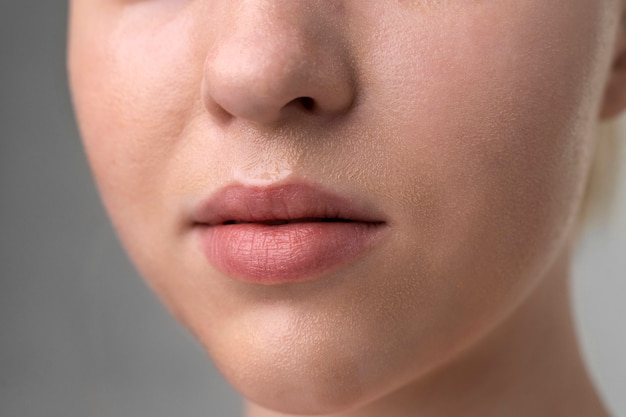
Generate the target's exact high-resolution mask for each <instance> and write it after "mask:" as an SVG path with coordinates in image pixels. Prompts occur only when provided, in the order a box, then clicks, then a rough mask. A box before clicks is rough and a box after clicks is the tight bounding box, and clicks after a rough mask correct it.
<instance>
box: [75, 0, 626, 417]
mask: <svg viewBox="0 0 626 417" xmlns="http://www.w3.org/2000/svg"><path fill="white" fill-rule="evenodd" d="M623 9H624V4H623V3H622V2H621V0H619V1H618V0H523V1H520V0H501V1H489V0H470V1H451V0H442V1H430V0H425V1H395V2H392V1H379V2H375V1H372V2H363V1H361V0H335V1H328V0H314V1H311V0H307V1H300V0H273V1H269V0H211V1H202V0H171V1H170V0H152V1H147V0H107V1H104V0H75V1H72V2H71V24H70V36H69V72H70V81H71V87H72V91H73V96H74V101H75V105H76V111H77V117H78V121H79V125H80V128H81V131H82V135H83V138H84V144H85V148H86V151H87V154H88V157H89V160H90V163H91V165H92V168H93V171H94V174H95V177H96V180H97V183H98V186H99V188H100V190H101V193H102V197H103V200H104V203H105V205H106V208H107V210H108V212H109V213H110V216H111V219H112V221H113V223H114V225H115V227H116V229H117V231H118V233H119V235H120V237H121V239H122V242H123V244H124V245H125V247H126V249H127V251H128V252H129V254H130V256H131V258H132V259H133V261H134V262H135V264H136V266H137V267H138V269H139V270H140V272H141V273H142V275H143V276H144V277H145V279H146V281H147V282H148V283H149V285H150V286H151V287H152V288H153V289H154V291H155V292H156V293H157V294H158V295H159V296H160V298H161V299H162V300H163V302H164V303H165V304H166V305H167V306H168V308H169V309H170V310H171V311H172V313H173V314H174V315H176V316H177V317H178V319H179V320H180V321H181V322H182V323H183V324H184V325H185V326H187V327H188V328H189V329H190V331H191V332H192V333H193V334H194V335H195V336H196V337H197V338H198V340H199V341H200V342H201V343H202V344H203V346H204V347H205V348H206V350H207V352H208V353H209V354H210V355H211V356H212V358H213V359H214V361H215V362H216V364H217V366H218V367H219V368H220V369H221V371H222V373H223V374H224V376H225V377H226V378H227V379H228V380H229V381H230V383H231V384H233V386H234V387H235V388H236V389H238V390H239V391H240V392H241V393H242V394H243V395H244V397H245V398H246V399H247V400H248V401H249V402H248V409H247V413H248V416H250V417H275V416H286V415H294V414H316V415H332V416H335V417H338V416H354V417H356V416H358V417H366V416H381V415H392V416H445V415H450V416H483V417H484V416H492V415H493V416H497V415H499V416H502V415H507V416H517V415H519V416H528V415H533V416H579V415H580V416H605V415H606V413H605V411H604V410H603V408H602V405H601V404H600V402H599V400H598V398H597V396H596V394H595V391H594V390H593V387H592V385H591V384H590V383H589V380H588V378H587V375H586V371H585V369H584V366H583V365H582V362H581V360H580V354H579V352H578V348H577V343H576V339H575V334H574V331H573V328H572V324H571V313H570V309H569V301H568V298H567V283H568V275H569V267H568V265H569V261H570V252H571V247H572V235H573V230H574V226H575V223H576V217H577V213H578V210H579V207H580V204H581V200H582V198H583V191H584V188H585V183H586V179H587V176H588V172H589V168H590V163H591V157H592V155H593V150H594V146H595V139H594V131H595V130H596V128H597V124H598V121H599V120H600V119H602V118H609V117H612V116H614V115H616V114H618V113H619V112H620V111H621V110H622V108H623V107H624V102H625V101H626V100H624V96H626V93H624V89H625V87H624V85H626V82H624V78H625V77H624V69H623V58H622V56H623V55H622V54H623V53H624V51H623V49H624V36H623V33H622V31H623V28H622V27H621V22H620V19H619V17H620V16H621V15H622V13H623ZM302 97H307V98H309V99H312V100H313V103H314V107H313V108H312V109H310V108H308V107H306V106H303V105H302V103H303V102H302V100H300V99H301V98H302ZM289 181H308V182H314V183H316V184H322V185H324V187H326V188H329V189H331V190H334V191H336V192H338V193H342V194H347V195H358V196H359V197H360V198H363V199H366V200H367V201H368V203H369V204H371V205H372V206H373V207H375V208H376V210H378V211H380V212H382V213H384V215H385V220H386V226H387V233H386V235H385V238H384V239H383V240H381V242H380V243H379V244H377V245H376V246H375V247H374V248H372V250H370V251H369V252H367V253H366V254H365V255H364V256H362V257H360V258H359V259H357V260H355V261H354V262H351V263H349V264H347V265H343V266H341V267H339V268H335V269H333V270H331V271H329V272H328V273H327V274H325V276H324V277H323V279H319V280H314V281H310V282H306V283H299V284H296V285H282V286H271V287H266V286H258V285H257V286H255V285H250V284H244V283H241V282H239V281H235V280H232V279H230V278H229V277H227V276H225V275H224V274H223V273H222V272H220V271H219V270H218V269H216V268H215V267H214V266H213V265H211V264H210V263H209V262H207V260H206V259H205V257H204V256H203V255H202V253H200V251H199V249H198V245H197V241H196V240H195V239H194V234H193V227H192V225H191V224H190V219H189V207H190V206H191V205H193V204H194V203H195V202H197V201H198V200H200V199H202V198H206V197H207V196H208V195H210V194H211V193H213V192H214V191H215V190H217V189H219V188H221V187H223V186H226V185H229V184H233V183H241V184H247V185H251V184H252V185H259V184H260V185H270V184H275V183H284V182H289Z"/></svg>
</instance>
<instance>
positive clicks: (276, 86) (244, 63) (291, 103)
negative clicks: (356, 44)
mask: <svg viewBox="0 0 626 417" xmlns="http://www.w3.org/2000/svg"><path fill="white" fill-rule="evenodd" d="M233 3H240V4H238V5H237V7H233V13H232V14H231V15H230V16H228V18H227V19H225V20H224V21H223V22H224V23H221V28H220V29H221V30H219V31H218V35H216V39H215V41H214V42H213V44H212V45H211V47H210V48H209V51H208V53H207V56H206V60H205V65H204V73H203V82H202V90H203V91H202V94H203V99H204V104H205V108H206V109H207V110H208V111H209V113H211V114H212V115H213V116H215V117H216V118H217V119H222V120H223V119H228V120H232V119H233V118H236V119H241V120H245V121H248V122H253V123H257V124H272V123H277V122H280V121H281V120H284V119H285V118H289V117H302V116H318V117H325V118H334V117H336V116H338V115H341V114H343V113H345V112H347V111H348V110H349V108H350V107H351V106H352V104H353V102H354V98H355V90H356V89H355V85H354V71H353V70H352V68H351V65H350V58H349V56H350V55H349V51H348V50H347V46H346V45H347V42H346V41H345V39H343V37H342V34H341V30H342V29H341V26H340V25H337V24H334V23H333V18H336V17H333V14H334V13H336V12H337V9H336V5H335V6H334V7H333V6H332V4H333V3H335V2H333V1H330V2H322V1H314V2H312V1H310V0H273V1H272V0H256V1H253V0H247V1H245V0H244V1H242V2H233Z"/></svg>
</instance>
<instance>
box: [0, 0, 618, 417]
mask: <svg viewBox="0 0 626 417" xmlns="http://www.w3.org/2000/svg"><path fill="white" fill-rule="evenodd" d="M66 12H67V5H66V4H65V2H64V1H61V0H38V1H35V0H13V1H12V0H0V335H1V336H0V417H148V416H149V417H172V416H177V417H213V416H220V417H222V416H223V417H229V416H234V417H235V416H240V415H241V414H242V410H241V405H240V400H239V398H238V396H237V395H236V394H235V393H234V392H233V391H232V389H230V388H229V387H228V386H227V385H226V384H225V382H224V381H223V380H222V379H221V377H220V376H219V374H218V373H217V372H216V370H215V368H214V367H213V366H212V364H211V363H210V361H209V360H207V357H206V356H205V354H204V352H203V351H202V350H201V348H200V347H199V346H198V344H197V343H196V342H195V341H194V340H193V339H192V338H191V337H190V336H189V335H187V333H186V332H185V331H184V330H182V329H181V328H180V327H179V326H178V325H177V324H176V323H175V322H174V321H173V319H172V318H170V316H169V315H168V314H167V313H166V312H165V311H164V309H163V308H162V307H161V305H160V304H159V303H158V302H157V301H156V300H155V298H154V297H153V295H152V294H151V293H150V292H149V291H148V290H147V288H145V287H144V285H143V283H142V282H141V280H140V279H139V277H138V276H137V274H136V273H135V272H134V270H133V268H132V267H131V265H130V264H129V262H128V260H127V259H126V257H125V255H124V253H123V252H122V251H121V249H120V247H119V245H118V242H117V240H116V238H115V236H114V234H113V232H112V230H111V228H110V226H109V224H108V221H107V219H106V217H105V215H104V212H103V210H102V208H101V206H100V202H99V200H98V197H97V194H96V192H95V189H94V186H93V183H92V180H91V177H90V174H89V171H88V168H87V165H86V162H85V160H84V155H83V152H82V149H81V147H80V142H79V139H78V135H77V131H76V128H75V125H74V120H73V116H72V113H71V107H70V101H69V96H68V92H67V86H66V76H65V52H64V51H65V22H66ZM625 140H626V139H625ZM623 157H624V158H623V160H624V161H626V155H623ZM622 177H623V178H622V183H621V184H620V189H619V195H618V199H619V205H618V206H616V207H617V210H616V212H617V213H618V215H617V216H616V218H615V219H614V220H613V221H612V222H611V224H610V225H608V226H605V227H601V228H599V229H597V230H594V231H592V232H591V233H590V234H589V235H588V236H587V237H586V239H585V240H584V241H583V243H582V245H581V248H580V255H581V256H580V257H579V259H578V261H577V264H576V271H575V279H574V284H575V285H574V299H575V301H576V307H577V310H576V312H577V315H578V318H579V322H580V334H581V337H582V339H583V346H584V349H585V353H586V356H587V358H588V361H589V364H590V366H591V369H592V371H593V375H594V377H595V379H596V381H597V384H598V386H599V387H600V389H601V392H602V394H603V396H604V398H605V400H606V402H607V403H608V404H609V406H610V408H611V409H612V411H613V412H614V414H615V416H619V417H626V169H625V170H623V172H622Z"/></svg>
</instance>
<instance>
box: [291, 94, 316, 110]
mask: <svg viewBox="0 0 626 417" xmlns="http://www.w3.org/2000/svg"><path fill="white" fill-rule="evenodd" d="M292 103H294V104H296V105H298V106H300V107H301V108H303V109H304V110H307V111H312V110H313V109H314V108H315V100H313V99H312V98H311V97H298V98H297V99H295V100H293V101H292Z"/></svg>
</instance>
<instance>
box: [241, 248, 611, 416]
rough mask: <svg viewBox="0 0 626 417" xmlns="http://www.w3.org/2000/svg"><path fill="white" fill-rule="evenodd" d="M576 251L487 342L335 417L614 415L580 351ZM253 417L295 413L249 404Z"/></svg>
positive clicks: (553, 271) (563, 259) (547, 276)
mask: <svg viewBox="0 0 626 417" xmlns="http://www.w3.org/2000/svg"><path fill="white" fill-rule="evenodd" d="M568 265H569V252H568V253H567V254H565V255H564V256H562V257H561V259H559V260H558V261H557V262H556V263H555V265H554V267H553V268H552V269H551V270H550V271H549V272H548V273H547V274H546V276H545V277H544V278H543V279H542V281H541V283H540V284H539V285H538V286H537V287H536V288H535V289H534V290H533V292H532V293H531V294H530V295H529V296H528V297H527V299H526V300H525V301H524V302H523V303H522V304H521V305H520V306H519V307H518V308H517V309H516V310H515V311H514V312H513V313H512V314H511V315H510V316H509V317H508V318H507V319H506V320H505V321H504V322H503V323H501V324H500V325H499V326H498V327H497V328H496V329H494V330H493V331H492V332H491V333H490V334H489V335H487V336H486V337H485V338H483V340H481V341H480V342H479V343H477V344H476V345H475V346H473V347H472V348H470V349H468V350H467V351H466V352H464V353H463V354H461V355H459V356H458V357H457V358H455V359H454V360H453V361H451V362H450V363H449V364H447V365H446V366H444V367H442V368H441V369H438V370H435V371H433V372H432V373H430V374H428V375H426V376H424V377H422V378H420V379H419V380H417V381H414V382H412V383H411V384H409V385H407V386H405V387H404V388H402V389H401V390H399V391H396V392H394V393H392V394H389V395H387V396H385V397H384V398H381V399H379V400H377V401H375V402H373V403H370V404H368V405H367V406H365V407H362V408H359V409H357V410H350V411H348V412H346V413H341V414H334V415H332V416H327V417H379V416H391V417H409V416H411V417H432V416H438V417H446V416H454V417H474V416H480V417H492V416H493V417H495V416H507V417H517V416H520V417H521V416H534V417H544V416H545V417H548V416H568V417H583V416H585V417H608V414H607V413H606V411H605V409H604V408H603V406H602V404H601V402H600V400H599V398H598V396H597V394H596V392H595V390H594V388H593V385H592V384H591V382H590V380H589V377H588V374H587V371H586V369H585V366H584V364H583V361H582V359H581V354H580V351H579V348H578V342H577V338H576V334H575V330H574V326H573V321H572V312H571V306H570V299H569V288H568V283H569V268H568ZM247 417H287V415H284V414H280V413H275V412H272V411H269V410H265V409H262V408H260V407H258V406H255V405H253V404H248V406H247Z"/></svg>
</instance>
